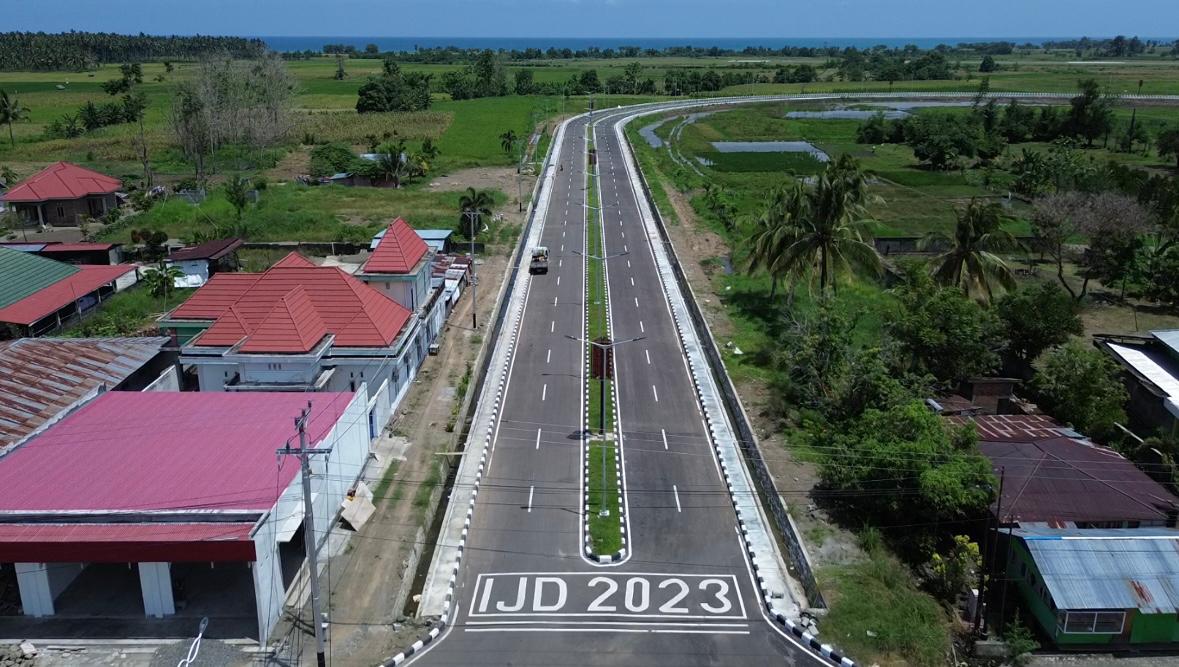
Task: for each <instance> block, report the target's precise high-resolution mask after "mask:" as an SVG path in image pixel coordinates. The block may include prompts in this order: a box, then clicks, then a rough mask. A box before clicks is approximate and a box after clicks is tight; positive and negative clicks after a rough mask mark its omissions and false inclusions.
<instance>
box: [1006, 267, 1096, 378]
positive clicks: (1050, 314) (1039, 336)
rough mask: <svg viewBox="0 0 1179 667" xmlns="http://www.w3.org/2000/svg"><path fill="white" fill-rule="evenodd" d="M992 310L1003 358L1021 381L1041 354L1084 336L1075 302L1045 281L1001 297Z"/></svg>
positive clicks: (1058, 288)
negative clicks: (1001, 333)
mask: <svg viewBox="0 0 1179 667" xmlns="http://www.w3.org/2000/svg"><path fill="white" fill-rule="evenodd" d="M995 310H996V312H997V313H998V314H999V319H1000V320H1002V321H1003V328H1004V330H1005V334H1004V337H1005V338H1006V339H1007V351H1006V354H1007V355H1008V358H1009V359H1010V360H1012V361H1014V362H1015V363H1014V364H1013V365H1014V366H1017V367H1018V368H1017V369H1016V370H1018V371H1019V374H1020V376H1021V377H1026V373H1027V371H1028V370H1030V369H1031V367H1032V362H1033V361H1035V359H1036V357H1038V356H1040V354H1041V353H1042V352H1043V351H1044V350H1047V349H1048V348H1050V347H1052V346H1053V345H1060V344H1061V343H1064V342H1065V341H1067V340H1068V339H1069V336H1080V335H1081V334H1082V333H1083V332H1084V329H1083V327H1082V325H1081V318H1080V317H1079V315H1078V310H1079V308H1078V306H1077V302H1076V301H1075V300H1074V299H1071V298H1069V295H1068V294H1066V293H1065V292H1064V291H1063V290H1061V289H1060V287H1058V286H1056V285H1053V284H1052V283H1051V282H1049V281H1038V282H1037V283H1036V284H1035V285H1032V286H1027V287H1023V288H1021V289H1019V290H1018V291H1015V292H1008V293H1007V294H1004V295H1003V297H1002V298H1001V299H999V301H998V303H997V304H996V305H995Z"/></svg>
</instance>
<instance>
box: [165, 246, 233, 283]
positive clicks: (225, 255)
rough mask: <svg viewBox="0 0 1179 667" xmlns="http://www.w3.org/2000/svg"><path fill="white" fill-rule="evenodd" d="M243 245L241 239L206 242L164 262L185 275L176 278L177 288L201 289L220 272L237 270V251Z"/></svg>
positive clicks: (179, 252)
mask: <svg viewBox="0 0 1179 667" xmlns="http://www.w3.org/2000/svg"><path fill="white" fill-rule="evenodd" d="M242 243H243V241H242V240H241V239H217V240H215V241H206V242H204V243H201V244H199V245H195V246H192V247H189V248H181V249H180V250H176V251H174V252H173V253H172V254H170V255H168V257H167V259H165V260H164V261H165V262H167V264H168V265H169V266H175V267H176V268H178V269H180V272H181V273H182V274H183V275H182V276H179V277H177V278H176V287H200V286H201V285H204V284H205V283H207V282H209V278H210V277H212V276H213V275H214V274H216V273H217V272H218V271H236V270H237V268H238V261H237V249H238V248H240V247H241V246H242Z"/></svg>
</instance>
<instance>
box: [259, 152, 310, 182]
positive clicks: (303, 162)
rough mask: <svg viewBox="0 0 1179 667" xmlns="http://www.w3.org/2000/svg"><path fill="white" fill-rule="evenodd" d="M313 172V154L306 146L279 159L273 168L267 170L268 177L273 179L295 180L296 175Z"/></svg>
mask: <svg viewBox="0 0 1179 667" xmlns="http://www.w3.org/2000/svg"><path fill="white" fill-rule="evenodd" d="M310 172H311V154H310V152H309V151H308V150H307V149H306V148H302V147H300V148H296V149H295V150H293V151H290V152H289V153H287V154H286V155H284V156H282V159H281V160H279V161H278V164H276V165H274V168H273V169H267V170H266V172H265V173H266V178H267V179H268V180H271V181H293V180H295V177H296V176H301V175H303V174H308V173H310Z"/></svg>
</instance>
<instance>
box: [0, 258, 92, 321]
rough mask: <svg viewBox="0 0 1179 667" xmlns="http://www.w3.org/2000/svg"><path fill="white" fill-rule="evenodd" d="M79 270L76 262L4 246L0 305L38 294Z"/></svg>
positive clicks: (0, 278)
mask: <svg viewBox="0 0 1179 667" xmlns="http://www.w3.org/2000/svg"><path fill="white" fill-rule="evenodd" d="M79 270H80V269H79V268H78V267H76V266H74V265H73V264H66V263H65V262H59V261H56V260H52V259H48V258H46V257H38V256H37V255H33V254H30V253H27V252H21V251H19V250H13V249H11V248H0V308H5V307H7V306H10V305H12V304H14V303H16V302H17V301H20V300H21V299H24V298H25V297H28V296H30V295H32V294H36V293H37V292H38V291H40V290H43V289H45V288H46V287H49V286H50V285H52V284H53V283H55V282H57V281H59V280H62V279H64V278H67V277H69V276H71V275H73V274H75V273H77V272H78V271H79Z"/></svg>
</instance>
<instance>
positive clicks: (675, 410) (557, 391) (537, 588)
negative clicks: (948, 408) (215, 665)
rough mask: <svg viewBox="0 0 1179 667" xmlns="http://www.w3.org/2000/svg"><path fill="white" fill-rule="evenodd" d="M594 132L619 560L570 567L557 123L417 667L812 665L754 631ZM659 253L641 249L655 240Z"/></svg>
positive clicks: (578, 267)
mask: <svg viewBox="0 0 1179 667" xmlns="http://www.w3.org/2000/svg"><path fill="white" fill-rule="evenodd" d="M622 115H623V112H616V111H615V112H605V113H603V114H599V115H598V116H597V117H596V118H595V120H596V121H597V126H596V131H595V137H596V139H595V146H596V147H597V150H598V163H599V166H598V170H599V177H600V183H601V203H602V210H601V215H602V216H603V218H604V220H603V222H604V225H603V227H602V229H603V230H604V235H605V249H606V254H607V255H613V254H616V253H625V254H623V255H621V256H618V257H615V258H613V259H610V260H608V261H607V275H608V280H609V290H610V292H609V293H610V300H611V317H612V326H613V335H614V339H615V340H620V339H625V338H632V337H639V336H642V337H644V339H643V340H641V341H638V342H635V343H631V344H628V345H623V346H620V347H619V348H617V352H616V357H615V370H616V391H617V394H618V406H619V419H620V424H621V433H622V451H623V456H624V475H625V484H626V489H625V491H626V504H627V506H628V507H629V514H628V517H629V519H628V520H629V527H630V531H629V539H630V544H629V551H630V552H629V554H628V558H627V560H626V561H624V562H623V563H621V564H619V565H616V566H609V567H605V566H600V565H597V564H593V563H591V562H589V561H588V560H587V559H585V558H583V556H582V549H581V545H582V539H583V537H582V528H581V527H582V517H581V516H580V508H581V494H582V476H581V465H582V433H581V419H582V405H583V394H582V386H583V369H584V367H585V366H584V363H585V359H584V356H583V349H582V345H580V344H579V343H577V342H574V341H571V340H569V339H568V338H567V337H566V336H574V337H581V336H583V335H584V331H583V327H584V317H583V313H584V298H583V295H584V293H585V283H584V279H585V271H584V268H585V267H584V262H585V261H586V260H585V259H583V258H582V257H581V256H580V255H578V254H576V253H575V251H584V247H585V231H586V230H585V217H586V214H587V212H588V214H590V215H598V214H599V213H598V211H595V210H592V209H586V208H585V206H584V203H585V194H586V193H585V191H584V183H585V174H586V159H585V140H584V135H585V128H586V124H587V121H588V119H585V118H582V119H578V120H576V121H574V122H572V123H571V124H570V125H569V127H568V129H567V131H566V135H565V137H566V139H565V141H564V142H563V144H564V145H562V146H560V147H559V154H558V160H557V162H558V163H559V164H560V167H559V168H558V171H557V179H556V183H555V186H554V188H553V190H552V193H551V200H550V204H549V209H548V214H547V216H546V219H545V220H544V229H543V236H542V244H543V245H545V246H547V247H548V248H549V253H550V269H549V273H548V274H547V275H540V276H533V277H532V278H530V281H529V282H530V284H529V288H528V294H527V301H526V306H525V311H524V316H523V319H522V322H521V327H520V334H519V339H518V342H517V349H516V353H515V355H514V357H513V361H512V366H511V368H510V371H509V381H508V385H507V388H506V391H505V397H504V407H503V410H502V412H501V413H500V420H499V422H498V424H497V426H496V429H497V430H496V432H495V435H494V436H493V449H492V453H491V455H490V457H489V460H488V464H487V471H486V472H485V473H484V478H483V484H482V486H481V487H480V493H479V496H478V498H477V502H476V506H475V513H474V518H473V522H472V525H471V529H470V534H469V536H468V538H467V546H466V550H465V554H464V560H463V568H462V571H461V572H460V574H459V581H458V585H457V587H456V592H455V593H456V601H457V611H456V614H455V616H454V618H453V620H452V622H451V623H450V624H449V625H448V627H447V630H446V633H445V634H444V635H443V636H442V637H441V638H440V641H436V642H435V643H434V644H432V645H431V646H430V647H429V649H428V650H426V651H424V652H422V653H420V654H418V655H417V656H415V658H414V662H415V664H423V665H675V666H677V667H680V666H685V665H759V666H763V665H812V664H822V661H821V660H819V659H818V658H816V657H814V656H813V654H811V653H809V652H807V651H805V650H803V649H801V648H799V647H798V646H797V645H795V644H794V643H792V642H791V641H790V640H788V639H787V638H786V637H785V635H784V634H783V633H781V632H780V631H779V630H778V629H777V628H775V627H773V626H771V625H770V623H769V622H768V621H767V620H766V619H765V618H764V616H763V615H762V612H761V605H760V604H759V597H758V593H757V589H756V587H755V586H754V585H753V583H752V581H753V580H752V574H751V570H750V567H749V564H748V563H747V561H746V557H745V554H744V550H743V548H742V545H741V543H740V541H739V535H738V533H737V530H736V526H737V519H736V515H735V513H734V511H733V509H732V504H731V502H730V499H729V497H728V491H727V489H726V487H725V485H724V483H723V480H722V477H721V473H720V468H719V466H718V464H717V462H716V459H715V454H714V453H713V451H712V450H711V448H710V445H709V442H708V440H707V437H706V433H707V431H706V429H705V426H704V421H703V416H702V414H701V412H700V410H699V408H698V403H697V399H696V395H695V392H694V389H693V387H692V383H691V379H690V377H689V374H688V369H687V364H686V362H685V360H684V354H683V351H682V348H681V345H680V342H679V339H678V337H677V335H676V332H675V326H674V323H673V320H672V316H671V312H670V309H669V306H668V303H667V300H666V298H665V295H664V293H663V288H662V287H661V284H660V282H659V280H658V274H657V271H656V266H655V260H654V257H653V255H652V251H651V245H650V243H651V240H650V239H648V238H647V234H646V232H645V228H644V226H643V224H642V221H641V219H640V217H639V213H638V205H637V199H636V197H637V196H641V194H637V193H635V192H634V191H633V189H632V188H631V181H630V179H629V177H628V176H627V170H626V167H625V165H624V164H623V158H622V154H621V152H620V148H619V146H618V143H617V139H616V137H615V134H614V131H613V124H614V123H617V122H618V121H619V120H620V119H621V118H622ZM655 242H658V239H655Z"/></svg>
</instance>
